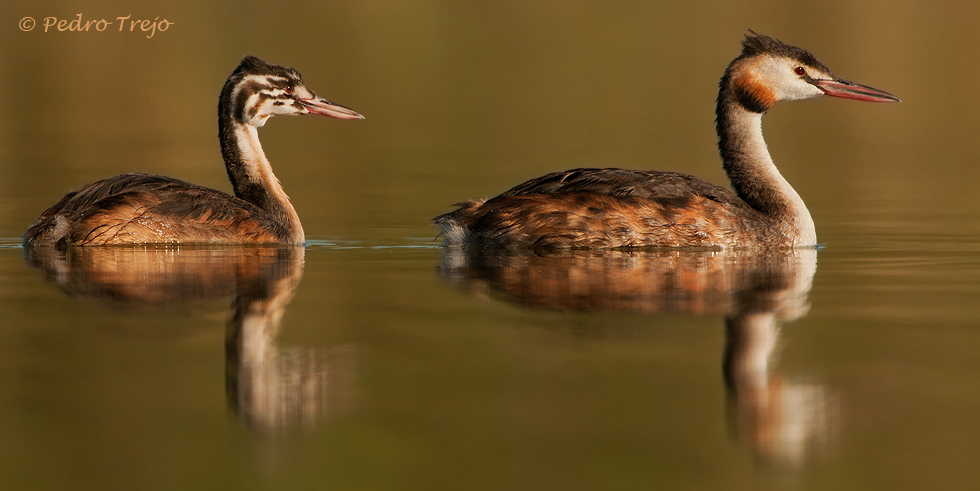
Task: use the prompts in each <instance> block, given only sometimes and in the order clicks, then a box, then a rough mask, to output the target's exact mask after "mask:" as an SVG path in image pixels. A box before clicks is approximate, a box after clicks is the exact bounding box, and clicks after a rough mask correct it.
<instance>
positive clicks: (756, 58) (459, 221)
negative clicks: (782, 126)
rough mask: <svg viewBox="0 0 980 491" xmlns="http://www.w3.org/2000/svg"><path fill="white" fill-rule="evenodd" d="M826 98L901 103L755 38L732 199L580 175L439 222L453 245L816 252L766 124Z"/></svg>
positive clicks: (722, 126)
mask: <svg viewBox="0 0 980 491" xmlns="http://www.w3.org/2000/svg"><path fill="white" fill-rule="evenodd" d="M821 95H829V96H833V97H841V98H845V99H854V100H861V101H873V102H894V101H898V100H899V99H898V98H897V97H895V96H893V95H891V94H889V93H887V92H883V91H880V90H877V89H873V88H870V87H867V86H863V85H859V84H855V83H852V82H846V81H844V80H841V79H839V78H837V77H836V76H834V74H833V73H832V72H831V71H830V70H829V69H827V67H825V66H824V65H823V64H821V63H820V62H819V61H817V59H816V58H814V57H813V55H811V54H810V53H809V52H807V51H805V50H803V49H800V48H796V47H793V46H790V45H787V44H785V43H783V42H781V41H778V40H776V39H773V38H770V37H767V36H762V35H758V34H755V33H752V34H751V35H748V36H746V39H745V40H744V41H743V43H742V53H741V55H739V56H738V57H737V58H736V59H735V60H734V61H732V63H731V64H730V65H729V66H728V68H727V69H726V70H725V73H724V75H723V77H722V79H721V83H720V90H719V93H718V100H717V108H716V129H717V132H718V138H719V142H718V146H719V149H720V151H721V157H722V163H723V166H724V169H725V172H726V173H727V174H728V177H729V180H730V182H731V185H732V188H733V189H734V193H733V192H732V191H729V190H728V189H726V188H723V187H719V186H715V185H713V184H709V183H707V182H704V181H702V180H700V179H698V178H696V177H694V176H690V175H686V174H681V173H676V172H658V171H639V170H624V169H573V170H569V171H565V172H556V173H552V174H548V175H546V176H542V177H540V178H537V179H533V180H530V181H527V182H525V183H523V184H520V185H518V186H517V187H514V188H512V189H510V190H509V191H506V192H504V193H503V194H501V195H499V196H497V197H495V198H492V199H489V200H474V201H469V202H466V203H462V204H460V205H459V206H460V207H459V208H458V209H457V210H455V211H453V212H450V213H447V214H444V215H440V216H438V217H436V218H435V219H434V223H435V224H437V225H439V226H440V227H441V229H442V235H443V238H444V242H443V243H444V245H446V246H449V247H466V246H472V247H504V248H512V247H516V248H536V247H549V248H619V247H711V248H735V247H749V248H756V247H812V246H815V245H816V243H817V242H816V241H817V238H816V231H815V228H814V224H813V220H812V218H811V217H810V213H809V211H808V210H807V208H806V205H804V203H803V200H802V199H801V198H800V196H799V195H798V194H797V193H796V191H795V190H793V188H792V187H791V186H790V185H789V183H788V182H787V181H786V180H785V179H784V178H783V177H782V175H780V173H779V171H778V170H777V169H776V166H775V164H774V163H773V161H772V158H771V157H770V155H769V151H768V149H767V147H766V143H765V140H764V139H763V137H762V115H763V114H764V113H765V112H766V111H767V110H768V109H769V108H770V107H772V105H773V104H775V103H776V102H777V101H783V100H801V99H810V98H814V97H819V96H821Z"/></svg>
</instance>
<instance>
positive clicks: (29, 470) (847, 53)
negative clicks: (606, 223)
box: [0, 0, 980, 489]
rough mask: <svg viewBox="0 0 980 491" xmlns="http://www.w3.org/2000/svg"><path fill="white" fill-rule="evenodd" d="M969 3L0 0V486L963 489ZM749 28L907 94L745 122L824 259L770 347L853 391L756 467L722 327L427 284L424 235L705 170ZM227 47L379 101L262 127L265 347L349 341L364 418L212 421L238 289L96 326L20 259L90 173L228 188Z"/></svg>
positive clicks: (974, 261)
mask: <svg viewBox="0 0 980 491" xmlns="http://www.w3.org/2000/svg"><path fill="white" fill-rule="evenodd" d="M79 13H81V14H82V15H83V20H98V19H101V18H105V19H107V20H110V21H114V22H118V21H116V20H115V19H116V17H119V16H126V15H130V16H132V17H131V19H143V18H146V19H156V18H157V17H159V19H160V20H163V19H166V20H168V21H170V22H172V23H173V24H172V25H171V26H170V27H169V28H168V29H167V30H166V31H164V32H159V31H158V32H156V33H155V34H154V35H153V37H152V38H149V39H148V38H147V37H146V36H147V34H148V33H142V32H118V24H113V25H112V26H111V27H109V29H107V30H106V32H101V33H100V32H47V33H45V32H42V30H43V25H42V24H41V23H42V22H43V19H44V18H45V17H48V16H55V17H58V18H59V19H66V20H73V19H74V18H75V17H76V16H77V14H79ZM25 16H31V17H33V18H34V19H35V20H36V21H37V22H38V26H37V27H35V28H34V30H32V31H31V32H23V31H22V30H21V29H19V28H18V22H19V21H20V20H21V19H22V18H24V17H25ZM978 21H980V4H972V3H970V2H961V1H934V2H911V1H904V2H902V1H900V2H894V1H868V2H855V1H843V0H841V1H837V0H827V1H823V2H820V3H819V4H815V3H812V2H811V3H800V2H796V3H794V2H784V1H764V0H750V1H743V2H727V1H710V2H709V1H690V2H666V1H662V2H660V1H616V0H613V1H602V2H598V1H591V2H590V1H579V0H568V1H561V2H558V1H533V0H530V1H529V0H521V1H511V0H501V1H492V2H478V1H427V0H412V1H384V0H347V1H334V0H329V1H322V2H320V1H296V2H285V3H284V2H268V1H266V2H255V1H242V2H230V1H226V2H202V1H167V2H162V1H148V2H140V3H134V2H124V1H102V2H94V1H92V2H86V1H82V2H78V1H72V2H69V1H47V2H33V3H31V2H6V3H3V4H2V5H0V66H2V67H3V70H2V71H0V238H2V239H3V240H2V242H0V245H2V246H3V247H0V278H2V283H3V286H2V287H0V292H2V293H0V308H2V310H3V311H4V320H3V321H2V322H0V324H3V325H4V328H3V329H2V330H0V331H2V332H0V374H2V379H3V380H2V381H0V420H2V421H3V422H2V423H0V440H2V441H4V442H5V443H6V445H5V446H4V450H3V451H2V452H0V457H2V459H0V461H3V462H4V463H3V464H0V487H3V488H5V489H72V488H80V489H81V488H93V487H99V488H104V489H178V488H179V489H232V488H236V489H330V488H333V489H636V488H640V487H646V488H650V487H661V488H666V489H722V488H727V489H759V488H769V489H795V488H800V489H877V488H884V487H886V486H887V487H889V488H892V489H923V488H931V487H935V488H937V489H958V488H959V489H971V488H973V487H974V485H976V484H977V483H978V482H980V477H978V473H977V471H976V469H975V460H976V459H975V457H976V455H978V452H980V446H978V443H977V440H976V438H975V435H976V433H977V430H978V428H980V420H978V416H977V415H978V414H980V391H978V390H977V388H976V384H975V381H976V380H977V378H976V377H977V376H978V375H980V365H978V361H977V360H978V359H977V357H976V355H975V353H976V346H977V343H978V342H980V338H978V333H977V331H976V327H977V325H978V324H980V313H978V312H977V310H976V308H975V299H976V297H977V294H980V261H978V251H980V240H978V238H980V195H978V194H977V193H976V191H975V188H976V183H977V182H978V179H980V169H978V166H977V162H978V157H980V145H978V144H977V139H976V136H975V135H976V134H977V133H978V130H980V123H978V120H977V118H976V117H975V115H976V114H978V112H980V94H978V93H977V91H976V90H975V89H974V86H975V85H976V81H977V80H978V79H980V65H978V64H976V63H974V62H973V60H974V59H975V58H977V56H978V55H980V31H978V30H977V29H976V25H977V22H978ZM748 29H753V30H755V31H757V32H760V33H764V34H767V35H770V36H774V37H777V38H779V39H781V40H783V41H786V42H788V43H790V44H794V45H797V46H801V47H804V48H806V49H808V50H810V51H812V52H813V53H814V54H815V55H816V56H817V58H818V59H819V60H820V61H822V62H823V63H824V64H826V65H827V66H828V67H830V68H831V69H832V70H833V71H834V72H835V73H836V74H837V75H838V76H840V77H841V78H844V79H847V80H852V81H855V82H859V83H863V84H867V85H870V86H873V87H876V88H879V89H882V90H886V91H889V92H891V93H894V94H896V95H897V96H899V97H901V98H902V99H903V102H902V103H900V104H869V103H859V102H854V101H844V100H836V99H835V100H817V101H805V102H798V103H785V104H779V105H777V106H776V107H774V108H773V109H772V110H771V111H770V113H769V114H768V115H767V116H766V117H765V119H764V123H763V124H764V129H765V135H766V138H767V142H768V143H769V146H770V150H771V152H772V154H773V157H774V159H775V161H776V163H777V165H778V166H779V168H780V170H781V172H782V173H783V174H784V175H785V176H786V177H787V178H788V179H789V181H790V182H791V183H792V184H793V185H794V187H795V188H796V189H797V190H798V191H799V193H800V194H801V196H802V197H803V198H804V200H805V201H806V202H807V205H808V207H809V208H810V210H811V213H812V214H813V217H814V220H815V222H816V225H817V231H818V237H819V240H820V242H821V243H822V244H824V245H825V246H826V248H825V249H823V250H821V251H820V260H819V268H818V270H817V273H816V277H815V279H814V290H813V292H812V293H811V295H810V298H809V303H810V304H811V305H812V308H811V310H810V313H809V314H808V315H807V316H805V317H804V318H802V319H800V320H797V321H796V322H794V323H793V324H791V326H792V327H791V328H787V329H786V330H785V332H784V334H783V339H782V342H783V345H784V348H783V350H782V351H780V354H781V356H780V363H781V365H780V366H781V368H782V369H783V370H786V371H787V372H789V373H791V374H794V375H798V376H802V377H804V378H806V377H813V378H814V379H815V380H816V381H817V382H818V383H821V384H826V385H827V386H828V387H830V389H828V390H831V391H833V392H835V393H837V394H842V395H840V398H841V399H842V402H841V407H840V413H841V414H840V421H839V424H840V427H841V429H840V431H839V440H840V441H838V442H836V443H835V444H834V445H831V446H832V447H834V448H835V449H836V450H835V451H833V452H828V454H829V455H825V456H823V457H822V458H815V459H813V460H812V462H811V461H809V459H807V460H808V462H809V463H808V464H807V465H805V466H803V467H802V468H796V467H792V468H790V469H786V468H776V469H772V468H771V467H769V466H768V465H766V464H765V463H763V464H762V465H760V464H759V462H756V459H755V458H754V457H753V456H752V455H751V452H750V451H749V450H748V449H747V448H746V445H744V443H739V442H737V441H733V440H732V439H730V438H729V435H728V432H729V431H730V429H729V428H728V427H727V426H726V415H725V393H724V388H723V386H722V377H721V373H720V372H721V370H720V363H721V353H722V348H723V344H724V330H723V329H722V322H721V319H720V316H711V315H708V316H687V315H679V314H675V315H667V316H649V315H641V314H629V313H619V314H616V313H605V314H601V313H561V312H557V313H556V312H547V311H538V310H534V309H527V308H518V307H515V306H512V305H508V304H507V303H505V302H502V301H499V299H493V298H491V299H489V300H488V299H486V298H481V297H480V296H479V295H469V294H466V293H464V292H463V291H460V289H458V288H455V287H454V286H452V285H447V284H446V283H445V282H443V281H441V280H440V279H439V278H438V277H437V274H436V272H435V267H436V264H438V262H439V259H440V251H439V250H438V249H436V248H435V247H433V246H435V245H436V243H437V242H436V241H435V237H436V234H437V231H436V230H435V229H434V228H432V227H431V226H430V225H429V220H431V218H432V217H433V216H435V215H437V214H440V213H443V212H445V211H447V210H449V209H451V207H450V205H451V204H453V203H456V202H458V201H461V200H463V199H466V198H474V197H486V196H492V195H494V194H496V193H499V192H502V191H504V190H506V189H507V188H509V187H510V186H512V185H515V184H517V183H519V182H522V181H524V180H526V179H529V178H532V177H536V176H539V175H542V174H544V173H547V172H551V171H556V170H562V169H567V168H572V167H580V166H615V167H626V168H650V169H663V170H675V171H682V172H687V173H691V174H695V175H697V176H699V177H702V178H704V179H705V180H708V181H711V182H714V183H717V184H724V183H726V178H725V176H724V173H723V172H722V170H721V167H720V165H719V158H718V156H717V149H716V146H715V144H716V137H715V132H714V101H715V97H716V94H717V84H718V79H719V77H720V76H721V74H722V71H723V69H724V68H725V66H726V65H727V63H728V62H729V61H731V59H732V58H734V57H735V56H736V55H738V53H739V51H740V45H739V42H740V41H741V39H742V37H743V36H744V34H745V33H747V32H748ZM246 54H253V55H256V56H259V57H260V58H262V59H264V60H266V61H268V62H272V63H277V64H282V65H286V66H291V67H294V68H296V69H298V70H299V71H300V72H301V73H302V74H303V76H304V80H305V81H306V83H307V85H308V86H309V87H310V88H311V89H312V90H314V91H316V92H317V93H318V94H319V95H321V96H323V97H326V98H328V99H330V100H333V101H336V102H338V103H341V104H344V105H347V106H349V107H351V108H353V109H355V110H357V111H359V112H361V113H362V114H364V115H365V116H366V117H367V119H366V120H364V121H353V122H351V121H339V120H333V119H328V118H309V117H302V118H277V119H274V120H272V121H271V122H270V123H269V124H267V125H266V126H265V127H264V128H262V129H261V130H260V136H261V138H262V142H263V145H264V148H265V150H266V153H267V155H268V157H269V158H270V160H271V161H272V163H273V166H274V168H275V171H276V174H277V176H278V177H279V179H280V180H281V182H282V183H283V186H284V188H285V189H286V192H287V193H288V194H289V195H290V197H291V199H292V200H293V203H294V204H295V206H296V208H297V210H298V212H299V214H300V216H301V218H302V220H303V224H304V228H305V230H306V234H307V238H308V239H310V240H311V242H312V243H313V245H312V246H311V247H310V248H308V250H307V252H306V257H305V261H306V263H305V270H304V275H303V279H302V283H301V284H300V286H299V288H298V289H297V291H296V296H295V298H294V299H293V301H292V303H291V304H290V305H289V307H288V309H287V311H286V315H285V317H284V327H283V330H282V333H281V338H280V343H281V344H282V345H283V346H293V347H296V346H300V347H310V348H312V349H323V350H331V349H334V348H337V347H343V346H353V347H354V351H353V352H354V353H355V356H354V358H355V360H356V361H355V363H354V366H355V367H356V368H354V369H351V370H352V372H353V375H352V376H353V377H354V382H352V384H353V389H352V391H353V395H351V397H352V399H353V402H351V403H350V404H351V407H352V408H353V409H350V410H349V411H348V412H346V413H341V414H339V415H336V416H334V417H332V418H331V419H328V420H327V421H325V422H322V423H321V424H320V425H319V426H318V427H317V429H316V430H315V431H312V432H305V433H303V432H301V433H299V434H293V435H290V436H289V437H288V438H282V439H277V438H267V437H265V436H263V435H256V434H255V433H254V432H252V431H250V429H249V428H246V427H244V425H242V424H241V422H240V421H239V420H238V419H237V418H236V417H235V416H234V415H232V414H231V411H230V410H229V409H228V408H227V407H226V406H227V395H226V394H225V392H224V390H225V385H224V377H225V376H226V374H225V372H224V368H225V367H224V365H223V364H224V363H225V360H224V357H225V353H224V344H223V343H224V341H225V335H226V333H225V324H226V323H227V319H228V317H229V310H228V304H229V299H228V298H224V299H217V300H215V299H211V300H204V301H200V302H196V303H193V304H191V305H190V306H181V307H180V308H179V309H178V308H174V309H163V311H158V310H151V311H149V312H147V311H143V310H140V309H135V310H134V309H118V308H116V307H113V306H111V305H109V306H107V305H104V304H103V303H100V302H93V301H91V300H89V299H85V298H77V297H74V296H70V295H65V293H64V292H62V291H61V290H59V288H58V287H57V286H55V285H53V284H51V283H50V282H46V281H45V280H43V279H42V278H41V274H40V273H39V272H38V271H37V270H34V269H31V268H30V267H28V266H27V265H25V264H24V262H23V258H22V253H23V251H22V250H21V249H19V247H17V244H18V243H19V237H20V236H21V234H22V233H23V231H24V229H25V228H26V227H27V225H29V224H30V223H31V222H32V221H33V220H34V219H35V218H36V217H37V216H38V215H39V214H40V213H41V211H43V210H44V209H45V208H46V207H47V206H49V205H51V204H53V203H54V202H56V201H57V200H58V199H59V198H60V197H61V196H63V195H64V194H65V193H66V192H68V191H70V190H72V189H77V188H78V187H80V186H82V185H84V184H86V183H89V182H92V181H95V180H98V179H101V178H103V177H108V176H112V175H115V174H119V173H124V172H148V173H156V174H164V175H168V176H172V177H176V178H180V179H184V180H187V181H190V182H193V183H197V184H201V185H205V186H210V187H214V188H217V189H221V190H226V191H230V185H229V184H228V182H227V177H226V174H225V171H224V169H223V164H222V161H221V157H220V152H219V149H218V142H217V122H216V112H217V108H216V104H217V99H218V93H219V91H220V89H221V87H222V84H223V83H224V81H225V79H226V78H227V76H228V75H229V74H230V72H231V71H232V70H233V69H234V68H235V66H236V65H237V63H238V62H239V60H240V59H241V57H242V56H244V55H246ZM327 244H332V245H329V246H328V245H327ZM491 297H492V296H491ZM3 481H6V482H3Z"/></svg>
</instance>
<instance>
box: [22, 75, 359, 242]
mask: <svg viewBox="0 0 980 491" xmlns="http://www.w3.org/2000/svg"><path fill="white" fill-rule="evenodd" d="M300 114H320V115H324V116H331V117H334V118H340V119H361V118H362V116H361V115H360V114H358V113H356V112H354V111H352V110H350V109H348V108H346V107H343V106H340V105H337V104H334V103H332V102H329V101H326V100H324V99H321V98H319V97H317V95H316V94H314V93H313V92H312V91H310V90H309V89H307V88H306V86H305V85H304V84H303V80H302V78H301V77H300V74H299V72H297V71H296V70H293V69H291V68H283V67H280V66H276V65H270V64H267V63H265V62H263V61H261V60H259V59H258V58H255V57H251V56H249V57H246V58H245V59H244V60H242V62H241V64H240V65H239V66H238V68H237V69H235V71H234V72H233V73H232V74H231V77H229V78H228V81H227V82H226V83H225V86H224V88H223V89H222V91H221V98H220V99H219V103H218V129H219V137H220V139H221V153H222V155H223V156H224V160H225V166H226V167H227V169H228V177H229V178H230V179H231V183H232V186H233V187H234V189H235V196H230V195H228V194H225V193H222V192H220V191H216V190H214V189H209V188H205V187H201V186H197V185H194V184H189V183H186V182H183V181H179V180H177V179H172V178H169V177H163V176H153V175H148V174H123V175H119V176H116V177H111V178H109V179H104V180H102V181H98V182H95V183H92V184H89V185H88V186H85V187H84V188H82V189H80V190H78V191H75V192H72V193H69V194H68V195H66V196H65V197H64V198H62V199H61V201H59V202H58V203H56V204H55V205H54V206H52V207H51V208H48V209H47V210H45V212H44V213H42V214H41V216H40V217H39V218H38V219H37V220H36V221H35V222H34V223H33V224H32V225H31V226H30V227H29V228H28V229H27V232H26V233H25V234H24V245H28V246H30V245H51V244H57V245H59V246H64V245H69V244H70V245H105V244H132V243H177V242H180V243H184V244H187V243H210V244H214V243H239V244H240V243H281V244H301V243H303V240H304V234H303V227H302V226H301V225H300V222H299V216H298V215H297V214H296V210H295V209H293V205H292V204H291V203H290V202H289V198H288V197H287V196H286V194H285V193H284V192H283V190H282V186H280V184H279V181H278V180H277V179H276V176H275V175H274V174H273V173H272V167H271V165H270V164H269V161H268V159H266V157H265V152H263V151H262V145H261V143H259V136H258V132H257V130H258V128H260V127H261V126H262V125H264V124H265V122H266V121H267V120H268V119H269V118H270V117H272V116H283V115H300Z"/></svg>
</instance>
